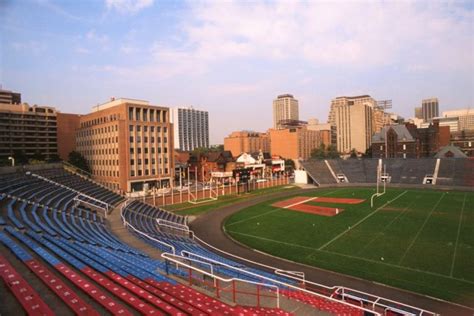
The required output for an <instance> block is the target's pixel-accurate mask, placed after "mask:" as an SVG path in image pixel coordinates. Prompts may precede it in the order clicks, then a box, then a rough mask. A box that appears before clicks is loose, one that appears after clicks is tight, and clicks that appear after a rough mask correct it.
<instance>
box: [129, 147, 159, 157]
mask: <svg viewBox="0 0 474 316" xmlns="http://www.w3.org/2000/svg"><path fill="white" fill-rule="evenodd" d="M136 152H137V154H141V153H142V149H141V147H137V150H136ZM143 152H144V153H145V154H148V147H145V148H143ZM150 152H151V153H152V154H154V153H155V147H151V150H150ZM158 153H159V154H161V147H158ZM163 153H165V154H167V153H168V147H164V148H163ZM133 154H135V148H133V147H130V155H133Z"/></svg>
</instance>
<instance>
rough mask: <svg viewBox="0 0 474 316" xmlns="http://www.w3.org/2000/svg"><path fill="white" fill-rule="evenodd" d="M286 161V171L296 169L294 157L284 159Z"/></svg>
mask: <svg viewBox="0 0 474 316" xmlns="http://www.w3.org/2000/svg"><path fill="white" fill-rule="evenodd" d="M283 160H284V161H285V171H289V172H293V170H295V162H294V161H293V159H283Z"/></svg>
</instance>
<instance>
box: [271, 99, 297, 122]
mask: <svg viewBox="0 0 474 316" xmlns="http://www.w3.org/2000/svg"><path fill="white" fill-rule="evenodd" d="M288 120H294V121H297V120H299V110H298V100H296V99H295V98H294V97H293V95H291V94H282V95H279V96H278V97H277V98H276V99H275V100H273V128H274V129H280V128H282V124H281V121H288Z"/></svg>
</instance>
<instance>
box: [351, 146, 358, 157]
mask: <svg viewBox="0 0 474 316" xmlns="http://www.w3.org/2000/svg"><path fill="white" fill-rule="evenodd" d="M351 158H357V151H356V150H355V148H352V150H351Z"/></svg>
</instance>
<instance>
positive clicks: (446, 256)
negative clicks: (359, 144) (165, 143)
mask: <svg viewBox="0 0 474 316" xmlns="http://www.w3.org/2000/svg"><path fill="white" fill-rule="evenodd" d="M373 193H374V190H372V189H363V188H332V189H321V190H318V191H317V192H316V193H315V192H314V191H313V192H312V193H311V194H306V195H308V196H328V197H346V198H361V199H366V201H365V202H363V203H361V204H355V205H347V204H346V205H342V204H328V203H317V202H316V201H314V202H309V203H310V204H313V205H321V206H331V207H339V208H343V209H345V210H344V212H342V213H340V214H339V215H337V216H334V217H326V216H320V215H314V214H306V213H301V212H296V211H292V210H287V209H282V208H276V207H273V206H271V204H272V203H274V202H275V200H273V201H269V202H266V203H262V204H259V205H255V206H253V207H249V208H247V209H244V210H242V211H241V212H239V213H236V214H234V215H233V216H231V217H230V218H228V219H227V221H226V223H225V229H226V232H227V233H228V234H230V235H231V236H232V238H234V239H236V240H238V241H240V242H242V243H244V244H247V245H248V246H250V247H252V248H254V249H258V250H261V251H264V252H267V253H269V254H272V255H276V256H279V257H282V258H287V259H290V260H293V261H297V262H301V263H305V264H308V265H312V266H316V267H320V268H324V269H327V270H332V271H336V272H341V273H344V274H349V275H353V276H356V277H359V278H363V279H367V280H372V281H377V282H380V283H384V284H387V285H390V286H395V287H398V288H402V289H406V290H410V291H414V292H418V293H422V294H426V295H430V296H434V297H437V298H441V299H445V300H449V301H453V302H457V303H461V304H465V305H473V303H472V302H474V193H472V192H456V191H449V192H441V191H433V190H404V189H389V190H387V193H386V194H385V195H384V196H381V197H380V198H378V199H377V200H376V203H375V206H374V208H373V209H371V208H370V196H371V195H372V194H373ZM286 199H287V198H284V199H279V200H286Z"/></svg>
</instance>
